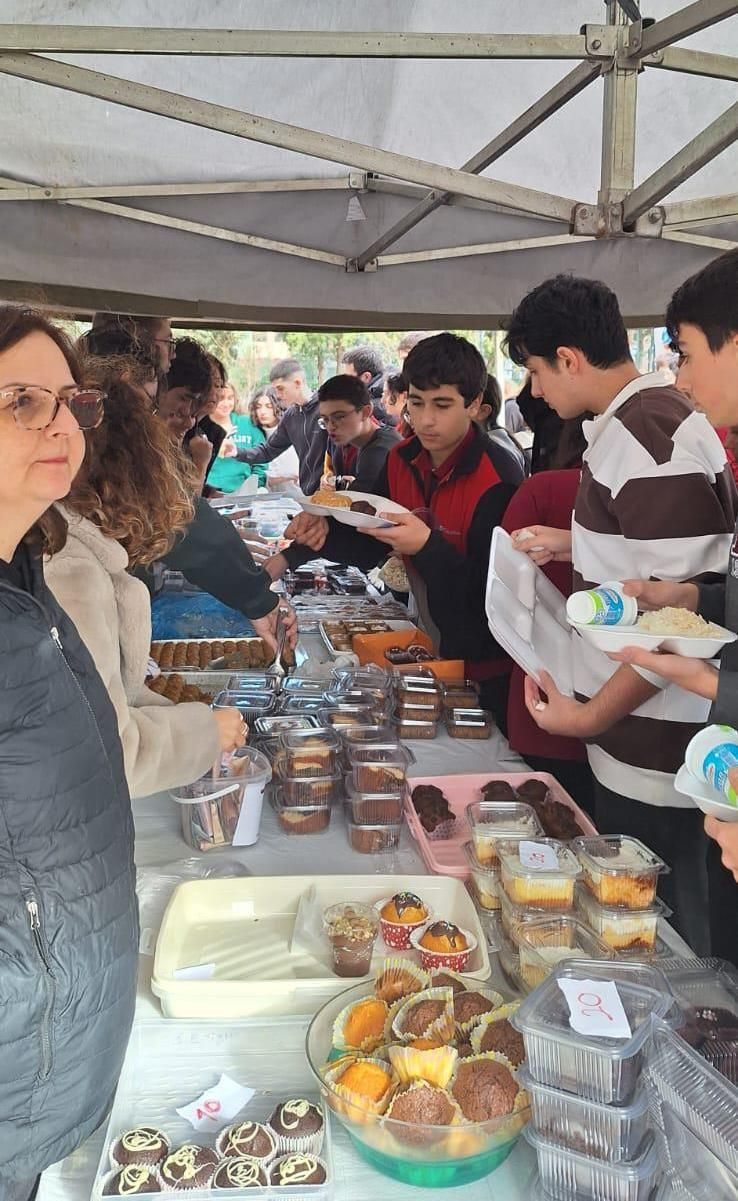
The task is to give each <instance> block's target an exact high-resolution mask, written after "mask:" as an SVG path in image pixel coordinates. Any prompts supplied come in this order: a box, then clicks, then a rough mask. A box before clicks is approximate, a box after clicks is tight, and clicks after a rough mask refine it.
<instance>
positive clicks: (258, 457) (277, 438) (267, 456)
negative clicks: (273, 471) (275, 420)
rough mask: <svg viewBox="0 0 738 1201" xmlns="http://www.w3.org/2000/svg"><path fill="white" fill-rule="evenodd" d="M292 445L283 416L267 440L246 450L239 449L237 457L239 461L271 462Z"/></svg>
mask: <svg viewBox="0 0 738 1201" xmlns="http://www.w3.org/2000/svg"><path fill="white" fill-rule="evenodd" d="M291 445H292V441H291V439H290V435H289V430H288V429H287V427H286V426H285V423H284V418H283V419H282V420H281V421H280V423H279V425H278V426H277V428H276V429H275V430H273V431H272V433H271V434H270V435H269V437H268V438H267V440H266V442H261V443H260V444H259V446H249V447H247V448H246V449H245V450H239V451H238V453H237V454H236V458H237V459H238V461H239V463H271V461H272V459H276V458H277V456H278V455H281V454H283V453H284V451H285V450H287V449H288V448H289V447H290V446H291Z"/></svg>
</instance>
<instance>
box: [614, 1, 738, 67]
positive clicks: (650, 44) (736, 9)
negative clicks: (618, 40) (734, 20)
mask: <svg viewBox="0 0 738 1201" xmlns="http://www.w3.org/2000/svg"><path fill="white" fill-rule="evenodd" d="M736 13H738V4H736V3H735V0H695V3H694V4H688V5H687V7H686V8H680V9H679V11H678V12H675V13H672V14H671V16H669V17H664V19H663V21H656V23H655V24H654V25H651V26H650V27H649V28H648V29H643V30H642V29H641V28H640V27H639V26H636V27H635V28H634V29H633V30H632V32H631V36H630V41H629V44H628V49H629V52H630V53H631V54H633V55H636V56H637V57H638V58H644V57H645V56H646V55H647V54H653V53H654V51H656V50H662V49H663V47H664V46H670V45H671V44H672V42H680V41H681V40H682V38H688V37H691V35H692V34H693V33H699V31H700V30H701V29H707V28H708V26H710V25H715V24H716V23H717V22H718V21H724V20H725V18H726V17H733V16H735V14H736Z"/></svg>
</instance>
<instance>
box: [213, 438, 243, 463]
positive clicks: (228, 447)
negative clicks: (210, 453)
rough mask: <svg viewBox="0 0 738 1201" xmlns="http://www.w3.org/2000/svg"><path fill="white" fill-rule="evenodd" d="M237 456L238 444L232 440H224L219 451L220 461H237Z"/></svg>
mask: <svg viewBox="0 0 738 1201" xmlns="http://www.w3.org/2000/svg"><path fill="white" fill-rule="evenodd" d="M237 454H238V451H237V449H236V444H235V442H234V441H233V439H232V438H224V439H223V441H222V442H221V444H220V450H219V451H218V458H219V459H235V457H236V455H237Z"/></svg>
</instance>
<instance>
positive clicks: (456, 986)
mask: <svg viewBox="0 0 738 1201" xmlns="http://www.w3.org/2000/svg"><path fill="white" fill-rule="evenodd" d="M428 987H429V988H450V989H451V990H452V992H453V993H454V996H455V995H456V993H457V992H466V990H467V989H468V987H469V981H468V977H466V976H461V975H460V974H459V973H458V972H452V971H450V969H449V968H445V967H441V968H434V969H433V970H432V971H431V972H430V984H429V985H428Z"/></svg>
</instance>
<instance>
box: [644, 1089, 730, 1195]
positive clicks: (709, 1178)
mask: <svg viewBox="0 0 738 1201" xmlns="http://www.w3.org/2000/svg"><path fill="white" fill-rule="evenodd" d="M651 1112H652V1114H653V1115H654V1122H655V1137H656V1143H657V1146H658V1148H659V1152H660V1156H661V1163H662V1166H663V1168H664V1170H665V1172H666V1176H667V1179H669V1180H670V1181H672V1182H673V1184H674V1185H675V1187H676V1189H677V1191H678V1195H679V1197H680V1201H685V1199H686V1201H735V1198H736V1197H738V1174H736V1173H735V1172H734V1171H731V1169H730V1168H729V1167H728V1166H727V1165H726V1164H725V1163H724V1162H723V1161H722V1160H721V1159H720V1158H719V1157H718V1156H717V1155H715V1154H713V1152H712V1151H711V1150H710V1147H709V1146H708V1145H707V1144H705V1143H704V1142H703V1141H702V1139H700V1138H699V1137H698V1136H697V1135H696V1134H695V1133H694V1131H693V1130H692V1129H691V1128H690V1127H689V1126H688V1125H687V1124H686V1123H685V1122H684V1121H682V1119H681V1118H680V1116H679V1114H678V1113H677V1112H676V1110H675V1109H673V1108H672V1106H671V1105H669V1104H668V1102H662V1101H660V1100H658V1099H655V1100H654V1099H653V1098H652V1104H651Z"/></svg>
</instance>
